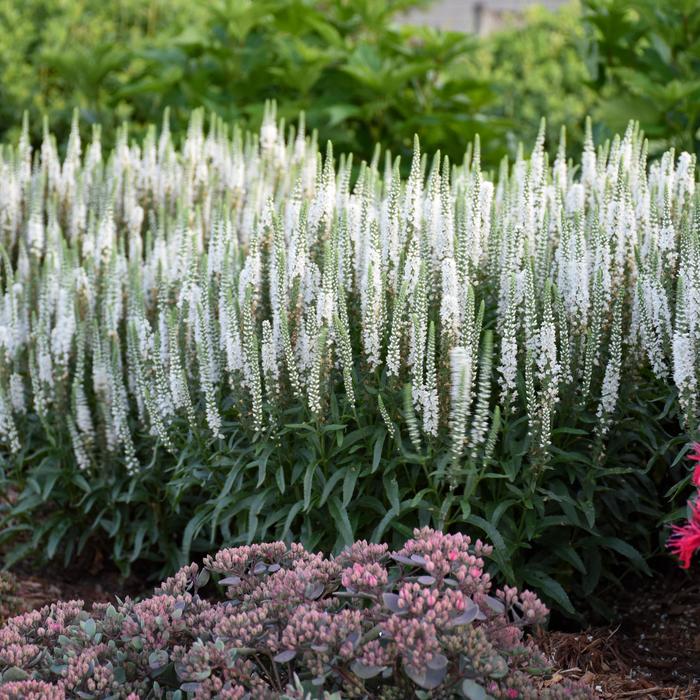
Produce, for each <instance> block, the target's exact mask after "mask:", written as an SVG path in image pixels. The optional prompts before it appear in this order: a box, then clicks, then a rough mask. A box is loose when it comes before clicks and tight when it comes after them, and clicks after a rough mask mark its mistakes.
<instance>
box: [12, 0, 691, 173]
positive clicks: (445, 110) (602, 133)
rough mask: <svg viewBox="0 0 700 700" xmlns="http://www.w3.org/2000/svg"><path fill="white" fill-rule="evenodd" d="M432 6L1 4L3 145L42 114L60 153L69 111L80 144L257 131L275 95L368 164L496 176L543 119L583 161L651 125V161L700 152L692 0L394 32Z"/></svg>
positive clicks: (378, 1) (292, 114)
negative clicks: (479, 29) (466, 153)
mask: <svg viewBox="0 0 700 700" xmlns="http://www.w3.org/2000/svg"><path fill="white" fill-rule="evenodd" d="M417 4H424V3H422V2H420V0H371V1H370V0H362V1H359V0H358V1H357V2H347V1H346V0H256V1H255V2H251V1H245V2H241V1H236V2H232V1H230V0H215V1H213V2H207V3H186V2H183V1H182V0H174V1H173V2H164V0H149V2H147V3H144V2H134V1H132V0H120V2H114V3H99V2H96V1H95V0H61V1H60V2H59V1H58V0H27V2H23V3H17V2H14V1H13V0H2V2H0V29H2V30H3V31H2V32H0V136H2V137H3V138H4V139H5V140H8V139H9V140H12V139H14V138H16V137H17V136H18V133H19V128H18V124H19V116H20V115H21V114H22V112H23V111H25V110H27V111H28V113H29V115H30V137H31V139H32V142H33V143H34V144H35V145H37V144H38V143H39V142H40V141H41V139H42V138H43V132H42V117H43V116H44V115H45V114H48V115H49V117H50V122H51V128H52V130H53V131H54V133H56V134H57V137H58V140H59V143H65V142H66V140H67V138H68V134H69V131H70V123H71V116H72V112H73V109H74V108H78V109H79V110H80V117H81V124H82V135H83V138H89V136H90V131H91V125H93V124H101V125H102V127H103V128H104V129H105V133H104V135H103V139H104V140H105V143H106V145H108V146H113V145H114V141H113V138H114V134H116V129H117V127H118V126H119V125H120V124H121V123H122V122H123V121H124V120H129V122H130V124H131V133H132V135H136V136H137V137H139V138H141V137H143V136H144V135H145V131H146V129H147V128H148V124H150V123H153V122H157V121H159V120H160V118H161V114H162V112H163V110H164V109H165V108H169V109H170V112H171V127H172V128H173V130H174V131H175V132H176V133H180V132H182V131H183V130H184V129H186V126H187V121H188V119H189V113H190V111H191V110H192V109H193V108H198V107H204V108H205V109H207V110H208V111H213V112H215V113H216V114H217V115H218V116H220V117H222V118H223V119H225V120H226V121H227V122H229V123H230V122H232V121H234V120H235V121H236V122H237V123H239V124H240V125H242V126H248V127H251V128H253V129H255V130H256V129H258V128H259V125H260V123H261V120H262V111H263V108H262V105H263V103H264V101H265V100H266V99H270V98H274V99H277V100H278V101H279V105H280V107H279V108H280V116H283V117H285V118H287V120H288V121H292V120H296V118H297V114H298V113H299V112H300V111H302V110H303V111H305V112H306V116H307V124H308V126H309V129H318V130H319V138H320V142H321V143H325V141H326V140H328V139H331V140H332V141H333V143H334V144H335V146H336V149H337V151H338V152H340V151H353V152H354V153H355V154H356V155H358V156H360V157H361V158H364V159H366V160H367V161H369V160H370V159H371V157H372V149H373V148H374V145H375V143H377V142H381V143H382V144H383V145H384V146H385V147H388V148H390V149H391V150H392V151H394V152H395V153H401V154H402V155H404V164H405V165H406V166H407V165H408V162H409V159H410V153H411V148H412V139H413V134H414V133H415V132H418V133H420V134H421V139H422V143H423V146H424V148H426V149H427V150H429V151H435V150H437V149H438V148H440V149H442V152H443V154H447V155H449V156H450V158H451V159H452V160H453V161H459V160H461V158H462V156H463V153H462V152H461V150H460V149H462V148H463V144H465V143H467V142H469V141H471V140H472V139H473V138H474V136H475V134H476V133H479V134H480V135H481V137H482V139H483V149H482V154H481V156H482V163H483V164H484V165H486V166H488V167H493V168H496V167H497V166H498V162H499V160H500V158H501V157H502V156H503V155H504V153H506V152H508V153H509V155H510V156H511V157H512V156H514V155H515V151H516V148H517V145H518V142H519V141H523V142H524V143H531V142H532V141H533V140H534V138H535V136H536V134H537V131H538V128H539V122H540V118H541V117H542V116H545V115H546V116H547V118H548V120H549V129H550V132H549V133H548V137H549V142H550V143H551V144H552V149H551V150H550V155H551V156H552V157H553V156H554V155H555V150H556V141H557V139H558V136H559V134H558V130H559V128H560V126H561V125H562V124H565V125H566V126H567V130H568V139H569V142H570V145H571V146H573V147H574V148H575V149H579V148H581V146H582V145H583V137H584V118H585V116H586V115H587V114H592V115H593V116H594V118H595V119H594V121H595V123H596V128H597V130H598V133H597V134H596V136H597V138H599V139H600V140H604V138H609V137H610V138H611V137H612V136H613V135H614V134H615V133H618V132H621V131H623V130H624V128H625V126H626V124H627V121H628V119H629V118H630V116H634V117H635V118H637V119H639V120H640V122H641V125H642V128H643V129H644V130H645V133H647V135H648V136H649V137H650V138H651V153H652V154H653V155H656V154H658V153H660V152H661V151H663V150H665V149H666V148H668V147H669V146H670V145H673V146H675V147H676V148H677V149H684V150H687V151H689V152H695V153H697V152H698V150H697V149H698V135H697V130H698V128H699V127H700V123H698V108H697V103H698V99H697V89H698V88H697V84H696V82H697V81H696V80H695V76H696V74H697V72H698V61H699V58H698V48H697V47H698V36H699V35H698V32H699V29H698V20H697V16H696V15H697V13H696V12H694V10H695V9H696V8H695V3H694V1H693V0H672V1H670V2H664V3H662V4H661V5H659V3H654V2H651V1H649V2H647V1H646V0H625V1H624V2H619V1H618V0H614V1H613V0H600V1H598V0H591V2H586V3H584V10H585V11H584V12H583V14H582V13H581V8H580V6H579V4H578V3H572V4H571V5H570V6H567V7H564V8H562V9H561V10H560V11H558V12H556V13H552V12H548V11H545V10H543V9H533V10H530V11H529V12H528V13H526V15H525V18H524V21H521V20H519V19H515V18H514V20H513V23H512V24H511V26H509V25H506V27H505V28H504V29H503V30H502V31H499V32H496V33H494V34H493V35H491V36H487V37H483V38H477V37H474V36H471V35H465V34H461V33H456V32H442V33H440V32H435V31H433V30H430V29H426V28H420V27H408V26H399V25H398V24H397V19H398V18H399V17H400V14H401V12H402V11H404V10H405V9H407V8H408V7H411V6H414V5H417Z"/></svg>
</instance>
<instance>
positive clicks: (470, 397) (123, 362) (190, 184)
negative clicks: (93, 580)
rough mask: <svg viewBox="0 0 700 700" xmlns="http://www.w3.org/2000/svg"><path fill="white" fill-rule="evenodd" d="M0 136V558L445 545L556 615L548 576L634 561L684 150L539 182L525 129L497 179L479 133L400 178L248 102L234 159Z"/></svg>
mask: <svg viewBox="0 0 700 700" xmlns="http://www.w3.org/2000/svg"><path fill="white" fill-rule="evenodd" d="M28 133H29V132H28V130H27V129H25V132H24V135H23V136H22V137H21V138H20V139H19V142H18V143H17V144H15V145H12V146H7V147H3V148H2V149H0V179H1V181H2V183H3V185H2V187H1V188H0V244H1V246H0V444H1V445H2V447H1V448H0V451H1V454H0V456H1V457H2V458H4V459H5V460H6V462H7V465H8V466H7V468H3V470H2V474H1V476H2V478H3V479H4V485H5V486H6V487H7V488H10V487H11V488H12V491H13V492H14V493H16V494H17V495H16V498H15V499H14V501H13V504H12V506H10V505H7V504H5V503H2V504H0V517H1V518H2V520H1V521H0V522H2V524H3V525H4V526H5V527H4V528H3V534H2V538H7V539H10V538H15V539H16V540H17V541H18V542H19V544H18V546H17V548H16V551H15V553H13V554H12V555H11V556H12V557H15V556H21V555H22V554H24V553H27V552H32V551H34V552H36V551H37V550H40V551H43V552H44V553H45V554H46V555H47V556H49V557H51V556H54V555H55V554H56V553H57V552H59V551H60V552H61V553H63V555H64V557H65V559H66V561H69V560H70V559H71V558H73V557H75V556H76V555H77V554H80V553H81V550H82V549H83V548H85V547H87V546H94V547H99V548H101V549H103V550H104V549H105V548H107V547H111V552H110V554H111V558H112V559H113V560H114V561H116V562H117V563H118V565H119V566H121V567H122V568H123V569H124V570H126V569H127V568H128V567H129V566H130V565H131V564H132V562H134V561H136V560H137V559H139V558H147V559H149V560H151V561H153V560H159V561H160V562H164V569H167V572H168V573H172V571H175V570H176V569H177V568H178V567H179V566H180V565H181V564H182V563H184V562H186V561H188V560H189V558H190V555H189V552H190V550H191V549H193V548H195V549H198V550H199V551H206V550H207V549H210V548H211V547H212V546H214V545H215V543H217V542H222V541H226V542H228V543H235V544H242V543H246V542H261V541H267V540H270V539H281V540H289V539H295V540H297V541H301V542H303V543H304V544H305V545H308V546H309V547H310V548H315V547H317V546H318V547H320V548H323V549H324V550H325V551H331V550H332V551H338V550H339V549H340V548H341V547H342V546H345V545H349V544H351V543H352V542H353V541H354V540H356V539H359V538H361V537H363V538H367V539H371V540H372V541H381V539H382V538H384V537H385V535H386V533H388V532H394V533H406V532H410V531H411V529H412V528H413V527H415V526H416V525H417V524H429V525H431V526H433V527H436V528H438V529H449V528H450V527H452V526H453V525H456V526H459V525H464V524H465V523H466V524H468V525H469V526H470V527H475V528H480V529H481V531H482V532H484V533H486V534H487V535H488V536H489V538H490V539H491V540H492V541H493V542H494V544H495V545H496V552H495V558H496V561H497V562H498V565H499V567H500V568H501V570H502V571H503V572H504V573H505V574H506V575H507V576H509V578H510V581H511V582H512V581H515V580H521V581H525V582H526V583H527V584H528V585H530V586H532V587H536V588H537V589H538V590H539V591H541V592H543V593H545V594H546V595H547V596H548V597H549V600H555V601H556V602H557V604H558V605H560V606H562V607H564V608H566V609H568V610H569V612H572V607H571V605H570V603H569V601H568V599H567V598H566V594H565V592H564V589H563V587H562V585H561V584H563V585H564V587H566V588H568V589H573V590H575V591H576V592H577V593H578V595H581V596H590V595H591V593H592V592H593V590H594V589H595V587H596V585H597V582H598V579H599V577H600V575H601V574H600V572H604V573H603V575H605V572H610V571H613V570H615V569H616V566H617V565H619V561H617V559H619V557H620V556H624V557H626V558H627V559H628V561H630V562H632V563H633V564H634V565H635V566H637V567H639V568H643V567H644V565H645V564H644V559H643V556H642V555H641V554H640V553H638V552H637V551H636V550H635V548H634V547H635V546H636V545H639V546H642V547H647V548H648V547H649V543H648V541H649V538H648V536H647V535H648V532H649V530H650V528H651V527H652V524H653V523H655V522H656V521H655V517H656V513H657V512H658V511H660V505H661V502H662V501H661V495H660V494H659V492H658V490H657V485H656V483H655V482H654V480H652V479H650V478H649V477H648V475H647V472H646V470H645V468H644V465H645V464H647V463H648V461H649V454H647V452H646V450H647V449H651V448H647V446H648V445H662V444H666V442H667V435H668V432H669V431H670V430H673V431H674V432H675V434H680V433H683V432H684V430H686V429H687V430H693V429H695V426H697V419H698V406H699V404H698V379H699V376H698V372H699V366H700V362H699V361H698V360H699V358H700V321H698V319H700V313H699V311H700V276H699V275H698V270H699V269H700V264H699V263H698V261H699V260H700V225H699V224H700V216H698V211H700V209H699V208H698V206H697V199H698V196H697V191H696V186H695V184H696V183H695V177H696V164H695V157H694V156H692V155H689V154H687V153H681V154H679V155H678V157H676V154H674V153H673V152H668V153H666V154H665V155H664V156H663V157H662V158H660V159H659V160H657V161H655V162H653V163H651V164H649V165H648V164H647V158H646V147H645V142H644V139H643V137H642V135H641V134H640V132H639V129H638V127H636V126H635V125H631V126H630V128H629V129H628V131H627V132H626V133H625V135H624V137H623V138H616V139H614V140H613V141H612V142H609V143H607V144H604V145H602V146H600V147H598V148H596V147H595V146H594V144H593V141H592V137H591V133H590V130H589V136H588V138H587V140H586V146H585V149H584V152H583V154H582V155H581V157H580V163H579V164H577V165H575V166H574V165H573V163H572V161H570V160H569V158H568V157H567V153H566V148H565V141H564V139H563V138H562V141H561V147H560V149H559V153H558V155H557V157H556V158H555V159H554V161H553V163H552V164H550V163H549V161H548V157H547V152H546V150H545V147H544V136H543V135H544V129H543V130H542V134H541V136H540V138H538V139H537V141H536V143H535V145H534V148H533V149H532V152H531V154H530V155H529V156H526V155H525V154H524V152H523V150H522V149H521V150H520V151H519V153H518V156H517V158H516V160H515V162H514V163H513V164H509V163H507V162H506V161H504V162H503V165H502V167H501V168H500V170H499V173H498V176H497V177H494V176H493V174H489V173H486V172H484V171H483V170H482V167H481V161H480V146H479V142H478V141H477V142H476V143H475V144H473V145H471V146H470V147H469V149H468V151H467V153H466V155H465V158H464V161H463V162H461V163H457V164H455V163H451V162H449V160H447V159H443V158H442V157H441V156H440V155H439V154H436V155H435V156H434V157H433V158H432V159H429V158H427V157H426V155H425V154H423V153H421V150H420V145H419V143H418V140H417V139H416V143H415V146H414V150H413V154H412V155H410V153H409V154H407V155H408V159H409V160H410V165H411V167H410V174H409V176H408V177H407V178H404V177H402V174H401V173H402V169H401V167H400V158H395V157H392V155H391V154H390V153H385V154H384V156H383V157H382V153H381V151H380V150H379V149H378V150H377V152H376V157H374V158H373V159H372V161H371V162H369V163H361V164H359V167H358V164H357V163H353V159H352V157H351V156H350V155H345V154H343V155H341V156H340V157H336V156H334V153H333V149H332V147H331V145H330V144H329V145H328V147H327V149H326V151H325V155H323V154H322V153H320V152H319V149H318V146H317V144H316V142H315V138H314V136H313V135H312V136H311V137H309V136H307V135H306V133H305V130H304V126H303V122H302V123H301V124H300V125H299V128H298V129H296V128H290V129H285V127H284V125H283V124H282V123H280V122H278V121H277V120H276V114H275V111H274V108H273V107H272V106H268V108H267V110H266V114H265V118H264V121H263V124H262V127H261V130H260V133H259V134H256V135H253V134H243V133H241V132H240V130H238V129H233V130H231V129H229V128H228V127H227V126H226V125H225V124H223V123H222V122H221V121H220V120H218V119H216V118H213V119H212V123H211V126H210V128H209V129H205V128H204V126H203V116H202V113H201V112H197V113H195V114H194V115H193V117H192V122H191V125H190V128H189V129H188V131H187V134H186V135H185V136H184V138H183V139H182V140H181V142H178V141H177V140H176V137H175V136H174V135H173V134H171V132H170V130H169V128H168V122H167V120H166V122H165V124H164V127H163V129H162V130H161V132H160V133H159V134H158V133H157V132H156V130H155V128H153V129H152V130H151V131H150V132H149V134H148V136H147V137H146V138H145V140H144V141H143V142H142V143H136V142H130V140H129V136H128V131H127V128H126V127H124V129H122V130H121V131H120V133H119V136H118V139H117V145H116V147H115V149H114V150H113V151H112V152H111V153H104V152H103V149H102V146H101V143H100V132H99V130H97V129H96V130H95V132H94V137H93V139H92V141H91V142H90V143H89V144H88V145H87V147H84V144H83V143H81V140H80V137H79V130H78V128H77V123H76V125H75V128H74V129H73V132H72V136H71V137H70V139H69V142H68V144H67V146H66V149H65V155H64V156H60V155H59V149H58V147H57V145H56V143H55V141H54V139H53V138H52V137H51V135H50V133H49V132H48V130H47V132H46V136H45V139H44V141H43V143H42V145H41V148H40V149H38V150H36V151H34V150H33V149H32V146H31V143H30V140H29V137H28ZM404 161H405V158H404ZM639 432H643V433H644V434H645V435H646V436H647V438H648V439H645V440H643V441H642V440H638V439H636V435H637V433H639ZM662 456H663V455H662ZM39 515H40V517H39ZM396 537H397V538H398V537H399V535H398V534H396ZM396 544H398V540H397V542H396ZM183 552H184V554H183ZM611 557H615V558H616V561H615V562H612V561H610V558H611Z"/></svg>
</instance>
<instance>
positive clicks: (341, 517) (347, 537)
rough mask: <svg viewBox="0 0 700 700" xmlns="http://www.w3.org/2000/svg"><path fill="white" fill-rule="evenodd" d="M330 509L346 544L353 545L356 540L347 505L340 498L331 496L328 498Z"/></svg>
mask: <svg viewBox="0 0 700 700" xmlns="http://www.w3.org/2000/svg"><path fill="white" fill-rule="evenodd" d="M328 509H329V510H330V512H331V515H332V516H333V520H334V523H335V526H336V527H337V529H338V532H339V533H340V536H341V538H342V540H343V543H344V544H345V545H346V546H349V545H351V544H352V543H353V542H354V539H355V537H354V533H353V528H352V525H351V524H350V519H349V518H348V512H347V510H345V506H344V505H343V504H342V503H341V502H340V500H339V499H338V498H336V497H335V496H331V497H330V498H329V499H328Z"/></svg>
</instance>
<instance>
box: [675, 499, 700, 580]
mask: <svg viewBox="0 0 700 700" xmlns="http://www.w3.org/2000/svg"><path fill="white" fill-rule="evenodd" d="M690 511H691V513H692V515H691V517H690V519H689V520H688V522H687V523H686V524H685V525H673V526H672V528H671V529H672V530H673V534H672V535H671V537H670V538H669V541H668V548H669V549H670V550H671V552H673V554H675V555H676V556H677V557H678V558H679V559H680V560H681V566H682V567H683V568H684V569H689V568H690V561H691V559H692V558H693V554H694V553H695V552H696V551H697V550H698V549H700V506H699V505H698V504H697V503H691V504H690Z"/></svg>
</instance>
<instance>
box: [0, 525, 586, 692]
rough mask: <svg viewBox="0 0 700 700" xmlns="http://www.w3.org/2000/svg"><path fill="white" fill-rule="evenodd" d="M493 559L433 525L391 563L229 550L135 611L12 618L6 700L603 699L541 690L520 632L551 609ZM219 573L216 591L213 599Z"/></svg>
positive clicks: (3, 682) (367, 550)
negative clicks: (502, 576)
mask: <svg viewBox="0 0 700 700" xmlns="http://www.w3.org/2000/svg"><path fill="white" fill-rule="evenodd" d="M490 551H491V547H490V546H488V545H484V544H482V542H481V541H480V540H476V541H475V542H473V541H472V540H471V538H470V537H469V536H466V535H462V534H457V535H445V534H442V533H440V532H436V531H434V530H430V529H428V528H424V529H421V530H416V531H415V532H414V536H413V539H411V540H409V541H408V542H406V543H405V545H404V546H403V547H402V548H401V549H400V550H398V551H396V552H393V553H389V549H388V547H387V545H386V544H381V545H380V544H368V543H367V542H366V541H360V542H356V543H354V544H353V545H351V546H350V547H348V548H347V549H345V550H343V551H342V552H341V553H340V554H339V555H338V556H337V557H335V558H333V557H326V556H324V555H323V554H312V553H310V552H308V551H307V550H305V549H304V548H303V547H301V546H300V545H298V544H292V545H291V546H287V545H286V544H284V543H283V542H274V543H271V544H261V545H252V546H245V547H238V548H234V549H224V550H222V551H220V552H218V553H217V554H216V555H215V556H209V557H207V558H206V559H205V562H204V563H205V566H204V569H202V570H201V571H200V569H199V567H198V566H197V565H196V564H191V565H189V566H186V567H184V568H183V569H181V570H180V571H179V572H178V573H177V574H175V576H173V577H171V578H169V579H167V580H166V581H164V582H163V583H162V584H161V586H160V587H159V588H157V589H156V591H155V593H154V594H153V596H151V597H148V598H145V599H144V600H141V601H139V602H135V601H133V600H130V599H126V600H125V601H118V603H117V604H116V605H112V604H96V605H94V606H93V608H92V610H90V611H88V610H85V609H84V606H83V604H82V602H81V601H72V602H60V603H55V604H52V605H50V606H47V607H44V608H42V609H41V610H37V611H34V612H30V613H26V614H24V615H21V616H19V617H15V618H13V619H11V620H10V621H8V623H7V624H6V625H5V626H4V627H3V628H2V629H0V670H1V671H2V676H0V695H1V696H2V697H3V698H20V697H22V698H26V697H37V698H38V697H42V698H64V697H78V698H86V699H87V698H126V699H127V700H135V699H136V698H185V697H191V698H198V699H205V698H229V699H234V698H235V699H243V698H260V699H263V698H270V699H271V698H279V697H287V698H299V699H301V698H314V697H318V698H320V697H324V698H329V699H330V698H341V697H343V698H350V697H352V698H377V699H379V698H386V699H389V698H408V697H418V698H431V697H434V698H438V697H439V698H469V699H471V700H479V699H483V700H486V699H487V698H490V699H492V700H493V699H495V698H580V699H582V700H583V699H584V698H592V697H593V694H592V693H591V692H590V691H589V690H588V689H587V688H586V687H584V686H581V685H577V684H573V683H569V682H564V683H559V684H556V683H555V684H552V683H551V682H550V683H547V685H549V686H550V687H548V688H547V687H544V686H542V685H541V684H540V683H538V682H537V681H538V675H542V674H544V673H546V666H545V665H544V664H545V660H544V659H543V658H542V657H541V656H540V655H539V654H538V653H537V650H536V649H535V647H534V646H533V644H532V642H529V641H526V640H525V639H524V637H523V628H524V627H526V626H530V625H533V624H538V623H540V622H542V621H543V620H544V618H545V616H546V614H547V610H546V608H545V607H544V605H543V604H542V603H541V602H540V601H539V600H538V599H537V597H536V596H535V595H534V594H532V593H531V592H529V591H523V592H522V593H518V592H517V591H516V590H515V589H514V588H509V587H505V588H504V589H503V590H498V591H495V595H493V596H492V595H490V589H491V579H490V577H489V575H488V574H487V573H485V571H484V568H483V567H484V559H483V557H484V556H487V555H488V554H489V553H490ZM211 574H214V576H215V577H216V578H218V584H219V585H218V587H217V589H216V591H212V592H211V594H209V595H207V594H202V593H201V592H200V591H201V589H202V588H203V587H205V586H206V585H207V582H208V580H209V576H210V575H211ZM211 588H212V587H211V586H209V589H211ZM222 590H223V591H225V595H222ZM331 694H332V695H331Z"/></svg>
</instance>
